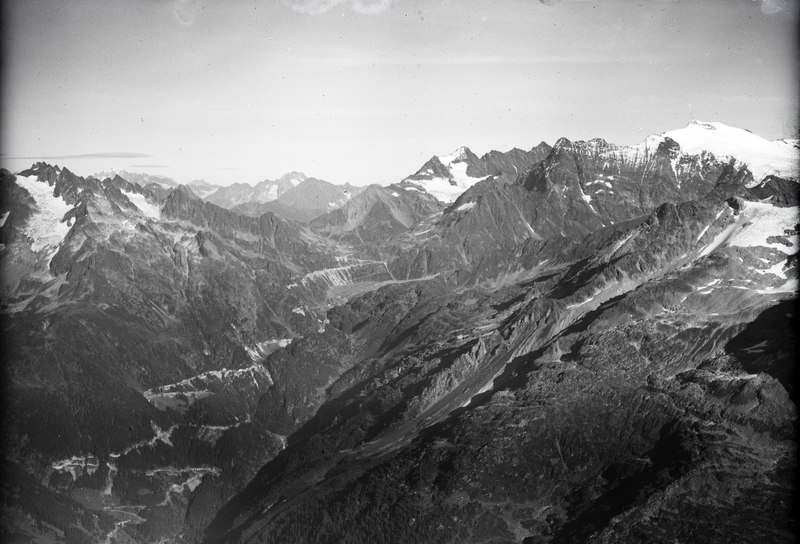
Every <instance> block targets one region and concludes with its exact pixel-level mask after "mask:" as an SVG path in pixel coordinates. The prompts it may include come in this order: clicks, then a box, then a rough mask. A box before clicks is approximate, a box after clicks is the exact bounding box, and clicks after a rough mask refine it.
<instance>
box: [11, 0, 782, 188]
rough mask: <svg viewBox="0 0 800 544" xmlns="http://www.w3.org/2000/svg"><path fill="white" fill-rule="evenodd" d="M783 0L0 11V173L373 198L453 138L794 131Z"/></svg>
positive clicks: (271, 3)
mask: <svg viewBox="0 0 800 544" xmlns="http://www.w3.org/2000/svg"><path fill="white" fill-rule="evenodd" d="M797 4H798V2H797V0H692V1H689V0H640V1H636V0H601V1H591V0H560V1H559V0H492V1H487V0H438V1H433V0H431V1H428V0H208V1H206V0H103V1H97V0H47V1H44V0H26V1H19V2H5V3H3V9H4V11H5V13H4V17H3V20H4V25H5V29H4V32H3V33H2V38H0V40H2V51H3V55H4V59H3V72H2V76H3V81H2V87H0V88H2V105H1V109H0V113H2V117H0V123H1V127H0V128H1V129H2V132H1V133H0V134H1V135H2V138H1V139H0V166H2V167H5V168H8V169H9V170H11V171H19V170H21V169H23V168H25V167H27V166H29V165H30V164H31V163H32V162H34V161H36V160H45V161H47V162H50V163H55V164H59V165H62V166H67V167H68V168H70V170H72V171H74V172H76V173H78V174H80V175H89V174H92V173H95V172H98V171H101V170H106V169H109V168H119V169H126V170H131V171H138V172H147V173H150V174H158V175H164V176H169V177H172V178H174V179H175V180H177V181H178V182H181V183H186V182H189V181H190V180H194V179H205V180H207V181H210V182H212V183H219V184H223V185H227V184H229V183H233V182H246V183H257V182H258V181H261V180H263V179H276V178H278V177H280V176H281V175H282V174H283V173H285V172H288V171H292V170H299V171H303V172H305V173H306V174H307V175H310V176H315V177H318V178H322V179H326V180H328V181H331V182H334V183H354V184H357V185H364V184H367V183H381V184H387V183H394V182H397V181H400V180H401V179H403V178H404V177H405V176H407V175H409V174H412V173H414V172H415V171H416V170H417V169H418V168H419V167H420V166H421V165H422V163H424V162H425V161H426V160H427V159H429V158H430V157H431V156H432V155H440V154H445V153H448V152H450V151H452V150H454V149H455V148H457V147H459V146H462V145H465V146H468V147H469V148H470V149H472V150H473V151H474V152H476V153H477V154H478V155H481V154H483V153H485V152H488V151H489V150H491V149H497V150H501V151H505V150H508V149H511V148H512V147H519V148H523V149H529V148H531V147H533V146H535V145H536V144H538V143H539V142H541V141H546V142H549V143H551V144H552V143H553V142H555V141H556V140H557V139H558V138H560V137H562V136H563V137H567V138H569V139H571V140H580V139H589V138H593V137H602V138H604V139H606V140H607V141H610V142H614V143H618V144H633V143H637V142H640V141H642V140H643V139H644V138H645V137H646V136H647V135H648V134H653V133H660V132H664V131H667V130H671V129H676V128H680V127H683V126H685V125H686V124H687V123H688V122H689V121H691V120H693V119H699V120H703V121H719V122H723V123H726V124H729V125H733V126H737V127H741V128H747V129H749V130H751V131H752V132H754V133H756V134H759V135H761V136H764V137H766V138H769V139H774V138H780V137H796V131H797V123H796V119H797V116H798V92H797V91H798V89H797V78H798V69H797V68H798V55H797V49H796V46H797V36H796V30H795V28H796V26H797V25H798V5H797Z"/></svg>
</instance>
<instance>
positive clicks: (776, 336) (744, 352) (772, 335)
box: [725, 300, 798, 404]
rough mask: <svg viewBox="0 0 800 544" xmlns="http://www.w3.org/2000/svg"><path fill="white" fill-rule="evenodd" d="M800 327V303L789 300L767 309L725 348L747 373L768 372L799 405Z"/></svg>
mask: <svg viewBox="0 0 800 544" xmlns="http://www.w3.org/2000/svg"><path fill="white" fill-rule="evenodd" d="M797 327H798V323H797V302H796V301H792V300H785V301H783V302H780V303H778V304H776V305H775V306H773V307H771V308H769V309H768V310H765V311H763V312H762V313H761V314H759V316H758V317H757V318H756V319H755V320H753V321H752V322H751V323H749V324H748V325H747V326H746V327H745V328H744V330H742V332H740V333H739V334H738V335H736V336H735V337H733V338H732V339H731V340H730V341H729V342H728V343H727V344H726V345H725V351H726V352H728V353H730V354H731V355H733V356H735V357H736V358H737V359H739V361H741V363H742V365H743V367H744V369H745V370H746V371H747V372H750V373H754V374H755V373H759V372H764V373H766V374H769V375H770V376H772V377H773V378H775V379H777V380H778V381H779V382H780V383H781V385H783V387H785V388H786V391H788V392H789V396H790V397H791V399H792V401H794V402H795V404H796V403H797V388H796V387H795V370H794V363H795V360H796V358H797Z"/></svg>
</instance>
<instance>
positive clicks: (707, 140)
mask: <svg viewBox="0 0 800 544" xmlns="http://www.w3.org/2000/svg"><path fill="white" fill-rule="evenodd" d="M662 136H663V137H667V138H670V139H672V140H674V141H675V142H677V143H678V145H680V147H681V152H682V153H683V154H685V155H698V154H700V153H702V152H703V151H708V152H710V153H712V154H713V155H714V156H715V157H717V158H718V159H724V158H735V159H736V160H738V161H740V162H742V163H744V164H746V165H747V167H748V168H749V169H750V172H752V174H753V180H754V181H755V182H760V181H762V180H763V179H764V178H765V177H766V176H769V175H775V176H779V177H782V178H791V179H797V174H798V159H800V157H799V156H798V151H797V149H796V148H794V146H792V145H791V144H790V143H788V142H786V141H785V140H783V141H782V140H775V141H769V140H767V139H765V138H762V137H761V136H758V135H756V134H753V133H752V132H750V131H749V130H744V129H741V128H735V127H731V126H728V125H725V124H723V123H718V122H712V123H708V122H704V121H692V122H691V123H689V124H688V125H687V126H686V127H685V128H681V129H678V130H670V131H668V132H665V133H664V134H662ZM648 140H649V139H648Z"/></svg>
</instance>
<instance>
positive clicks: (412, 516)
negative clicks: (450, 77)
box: [0, 135, 798, 544]
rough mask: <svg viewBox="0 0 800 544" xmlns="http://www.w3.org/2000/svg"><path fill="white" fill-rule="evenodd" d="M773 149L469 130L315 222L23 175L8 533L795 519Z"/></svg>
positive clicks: (289, 537)
mask: <svg viewBox="0 0 800 544" xmlns="http://www.w3.org/2000/svg"><path fill="white" fill-rule="evenodd" d="M678 136H680V135H676V137H678ZM750 166H751V165H749V164H747V163H746V162H743V161H741V160H737V159H736V157H728V156H724V157H723V156H720V157H719V158H718V157H715V156H713V155H711V154H710V153H705V152H704V153H700V154H694V155H689V154H687V153H686V152H685V149H683V148H681V144H679V143H678V142H677V141H676V140H673V139H671V138H668V137H663V138H657V139H654V140H652V141H650V140H648V142H645V144H642V145H640V146H628V147H623V146H615V145H613V144H610V143H607V142H605V141H602V140H591V141H588V142H570V141H568V140H565V139H562V140H559V141H558V142H556V144H555V145H554V146H553V147H550V146H548V145H547V144H540V145H539V146H537V147H535V148H533V149H532V150H530V151H523V150H511V151H508V152H505V153H499V152H490V153H487V154H486V155H484V156H483V157H477V156H476V155H475V154H473V153H472V152H471V151H469V150H468V149H466V148H461V149H459V150H457V152H455V153H453V154H451V155H448V156H442V157H435V158H434V159H431V161H429V163H428V164H427V165H425V166H424V167H423V168H422V169H421V170H420V172H418V173H417V174H415V175H414V176H410V177H409V178H407V179H406V180H404V181H402V182H401V183H398V184H394V185H390V186H388V187H378V186H371V187H367V188H365V189H364V190H363V191H362V192H360V193H358V194H355V193H356V191H353V193H352V194H350V195H349V198H347V199H346V200H343V201H342V202H341V204H340V207H338V208H337V209H335V210H326V213H324V214H321V215H319V216H316V217H313V218H310V217H309V219H310V222H309V224H305V225H304V224H302V223H299V222H297V221H294V220H287V219H286V217H282V216H281V214H280V213H272V211H270V210H266V209H256V208H253V210H255V211H253V213H251V214H250V215H248V214H247V213H238V212H241V211H243V208H239V209H238V210H228V209H225V208H224V207H221V206H218V205H216V204H214V203H213V202H212V201H210V200H212V199H210V198H208V197H207V198H206V200H203V199H201V198H199V197H198V196H197V194H196V193H195V192H194V191H193V190H192V188H191V187H184V186H176V187H171V188H169V189H165V188H164V187H161V186H156V185H152V186H151V185H145V186H142V185H141V184H137V183H132V182H130V181H129V180H127V179H125V178H124V176H116V177H112V176H108V177H105V178H104V179H102V180H100V179H97V178H94V177H90V178H82V177H80V176H76V175H74V174H72V173H71V172H69V170H67V169H64V168H59V167H55V166H50V165H46V164H42V163H40V164H36V165H34V166H33V167H32V168H31V169H29V170H26V171H24V172H21V173H20V174H18V175H17V176H14V175H12V174H11V173H9V172H6V171H2V172H0V174H1V175H2V178H1V179H0V195H1V196H2V207H1V208H0V244H2V246H0V248H1V249H0V252H2V253H0V255H2V260H0V266H2V298H1V299H0V302H1V303H2V310H3V316H4V322H3V338H4V341H5V342H6V357H5V358H4V363H5V364H4V368H5V375H4V379H5V383H6V384H7V386H6V392H7V394H6V398H7V404H6V412H7V416H6V418H4V420H3V433H4V443H5V450H4V453H5V456H6V459H7V465H8V467H7V471H6V472H7V475H8V476H7V477H6V478H4V481H3V484H2V494H3V504H4V511H3V517H4V520H6V521H4V524H3V531H4V532H3V533H2V534H3V538H4V539H9V540H11V541H13V539H17V540H19V541H31V540H36V539H39V540H43V541H53V542H98V541H108V542H150V543H156V542H164V541H174V542H197V543H199V542H208V543H211V542H281V543H283V542H304V543H305V542H330V541H353V542H373V541H374V542H382V541H391V542H475V543H487V544H488V543H493V542H540V543H543V542H576V543H577V542H620V541H625V542H674V541H676V540H679V541H703V542H712V543H713V542H719V543H722V542H731V541H744V542H765V541H770V542H772V541H777V542H782V541H786V542H788V541H790V540H792V539H793V537H794V536H795V535H796V531H797V528H796V523H795V519H794V518H793V517H792V516H791V513H790V505H791V497H792V493H793V491H794V489H793V481H792V478H791V475H792V474H793V472H794V471H795V465H796V436H795V431H794V425H795V423H796V418H797V414H796V404H795V402H796V389H795V386H794V374H793V365H794V359H795V356H796V340H795V336H794V331H795V330H796V328H797V327H796V325H797V324H796V313H795V310H796V309H795V307H794V300H795V296H796V289H797V287H796V283H797V278H798V267H797V256H796V253H797V245H798V243H797V235H798V230H797V229H798V221H797V217H798V213H797V199H796V196H797V185H796V181H795V180H793V179H788V178H781V177H778V176H777V175H771V176H766V177H764V178H763V179H759V180H756V179H754V178H753V173H752V171H751V170H750ZM762 170H763V169H762ZM289 177H290V178H291V176H289ZM292 180H294V181H297V183H295V184H294V185H293V187H294V188H288V189H287V190H286V192H284V193H283V195H289V197H286V199H285V200H287V202H289V203H288V204H286V206H287V208H286V209H288V207H289V206H290V205H291V206H292V209H294V210H297V209H300V207H301V206H305V205H306V203H307V202H310V201H314V199H315V198H317V197H318V196H320V195H322V194H323V192H324V190H325V189H324V187H326V186H324V185H320V184H318V183H316V182H315V181H313V180H306V181H304V182H301V181H300V180H299V178H298V177H297V176H295V177H294V178H292V179H289V178H287V179H286V180H284V181H286V182H287V183H289V184H290V185H291V184H292ZM442 180H451V181H452V182H453V183H454V184H455V185H449V182H448V187H455V189H453V190H452V192H450V193H448V192H447V191H446V190H445V191H443V192H442V194H445V195H449V194H455V193H456V192H458V194H457V195H456V196H455V197H454V198H453V200H452V201H449V202H444V201H442V200H440V199H437V198H436V197H435V196H433V195H432V194H431V193H430V192H428V191H427V189H426V187H430V188H434V189H435V188H437V187H438V188H440V189H441V186H440V185H441V183H440V182H441V181H442ZM309 181H310V184H309V185H308V186H307V187H305V188H304V184H307V183H309ZM429 182H430V183H429ZM426 184H427V185H426ZM459 184H461V185H459ZM306 189H308V191H306ZM462 189H463V191H462ZM270 190H271V189H270ZM448 190H449V189H448ZM265 191H266V189H265ZM265 194H266V193H265ZM292 195H294V196H292ZM262 196H263V195H262ZM290 197H291V198H290ZM295 197H296V198H295ZM279 200H280V197H279V198H278V200H276V201H274V202H278V201H279ZM320 202H321V201H320ZM273 205H275V204H274V203H273ZM315 205H316V204H315ZM313 209H314V208H307V211H308V210H313ZM276 210H277V208H276ZM309 213H310V212H309ZM31 520H34V521H31Z"/></svg>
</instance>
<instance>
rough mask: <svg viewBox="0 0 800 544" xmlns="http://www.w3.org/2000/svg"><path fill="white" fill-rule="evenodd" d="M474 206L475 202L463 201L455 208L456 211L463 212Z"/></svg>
mask: <svg viewBox="0 0 800 544" xmlns="http://www.w3.org/2000/svg"><path fill="white" fill-rule="evenodd" d="M474 207H475V202H465V203H464V204H461V205H460V206H459V207H458V208H456V211H457V212H465V211H467V210H471V209H472V208H474Z"/></svg>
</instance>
